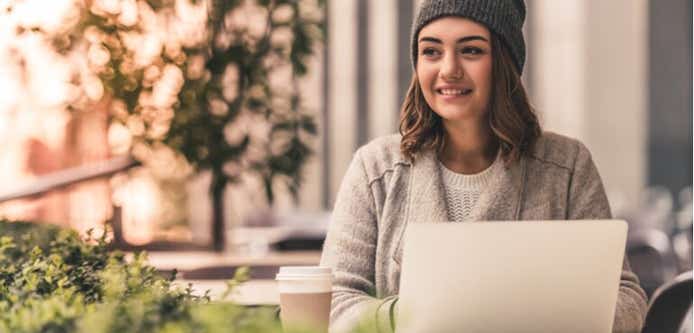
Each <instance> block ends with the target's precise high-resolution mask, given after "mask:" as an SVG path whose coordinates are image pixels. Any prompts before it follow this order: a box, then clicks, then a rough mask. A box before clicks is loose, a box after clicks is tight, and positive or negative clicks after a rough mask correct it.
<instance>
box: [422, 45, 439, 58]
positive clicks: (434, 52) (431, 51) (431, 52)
mask: <svg viewBox="0 0 694 333" xmlns="http://www.w3.org/2000/svg"><path fill="white" fill-rule="evenodd" d="M422 54H423V55H425V56H428V57H432V56H436V55H438V54H439V51H438V50H437V49H434V48H431V47H427V48H424V49H423V50H422Z"/></svg>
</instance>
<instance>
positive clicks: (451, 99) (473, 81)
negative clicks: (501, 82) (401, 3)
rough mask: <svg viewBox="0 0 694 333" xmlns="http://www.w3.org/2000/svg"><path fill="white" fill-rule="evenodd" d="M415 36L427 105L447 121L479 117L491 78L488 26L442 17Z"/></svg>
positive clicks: (485, 110) (452, 122)
mask: <svg viewBox="0 0 694 333" xmlns="http://www.w3.org/2000/svg"><path fill="white" fill-rule="evenodd" d="M418 38H419V39H418V41H417V43H418V44H417V45H418V50H417V52H419V54H418V55H417V78H418V80H419V84H420V86H421V87H422V92H423V93H424V99H425V100H426V101H427V103H428V104H429V106H430V107H431V108H432V109H433V110H434V112H436V113H437V114H438V115H439V116H441V118H443V120H444V124H447V125H453V124H456V123H460V122H466V121H480V120H481V119H483V116H484V115H485V113H486V112H487V107H488V105H489V98H490V97H489V96H490V94H491V81H492V49H491V48H492V45H491V38H490V33H489V30H488V29H487V28H486V27H484V26H483V25H481V24H479V23H477V22H474V21H472V20H469V19H465V18H461V17H444V18H440V19H437V20H435V21H433V22H431V23H429V24H427V25H426V26H424V28H422V30H420V32H419V36H418Z"/></svg>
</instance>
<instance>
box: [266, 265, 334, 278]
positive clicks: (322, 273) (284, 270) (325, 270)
mask: <svg viewBox="0 0 694 333" xmlns="http://www.w3.org/2000/svg"><path fill="white" fill-rule="evenodd" d="M329 277H332V269H331V268H330V267H321V266H283V267H280V271H279V273H277V279H294V278H302V279H305V278H318V279H324V278H329Z"/></svg>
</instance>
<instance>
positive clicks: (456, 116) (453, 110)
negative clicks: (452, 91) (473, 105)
mask: <svg viewBox="0 0 694 333" xmlns="http://www.w3.org/2000/svg"><path fill="white" fill-rule="evenodd" d="M436 113H437V114H438V115H439V116H440V117H441V118H443V119H444V120H447V121H464V120H476V119H479V118H481V117H482V116H483V115H484V112H481V111H477V110H472V109H470V108H468V107H451V106H446V107H442V108H439V109H438V111H436Z"/></svg>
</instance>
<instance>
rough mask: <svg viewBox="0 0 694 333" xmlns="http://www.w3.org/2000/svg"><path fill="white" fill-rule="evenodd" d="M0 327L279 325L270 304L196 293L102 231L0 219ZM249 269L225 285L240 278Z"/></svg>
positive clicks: (212, 328)
mask: <svg viewBox="0 0 694 333" xmlns="http://www.w3.org/2000/svg"><path fill="white" fill-rule="evenodd" d="M0 235H2V237H1V238H0V332H27V333H29V332H31V333H34V332H90V333H93V332H244V333H246V332H247V333H256V332H258V333H259V332H280V331H281V329H280V324H279V321H278V320H277V318H276V315H275V313H276V311H275V309H273V308H246V307H242V306H238V305H236V304H233V303H222V302H213V301H211V300H210V298H209V297H208V296H207V295H203V296H195V295H193V294H192V290H191V289H190V286H189V287H188V288H185V289H184V288H181V287H176V286H174V285H173V284H172V281H173V279H174V277H175V276H171V277H168V278H166V277H162V276H160V275H159V274H158V273H157V271H156V270H155V269H154V268H153V267H151V266H148V265H147V263H146V255H145V254H144V253H140V254H136V255H135V256H134V258H133V259H131V260H126V258H125V255H124V254H123V253H122V252H120V251H109V249H108V246H107V245H108V244H107V242H106V240H105V238H104V237H103V236H102V237H100V238H96V239H94V238H92V237H91V236H90V237H89V238H88V239H87V240H86V241H83V240H82V239H80V237H79V236H78V235H77V233H75V232H74V231H69V230H60V229H59V228H56V227H52V226H45V225H32V224H30V223H20V222H13V223H9V222H7V221H2V222H0ZM246 274H247V270H239V275H237V276H236V277H235V280H232V281H231V282H230V283H229V285H230V286H234V285H237V284H238V283H239V282H241V281H243V280H244V279H246V276H244V275H246Z"/></svg>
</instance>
